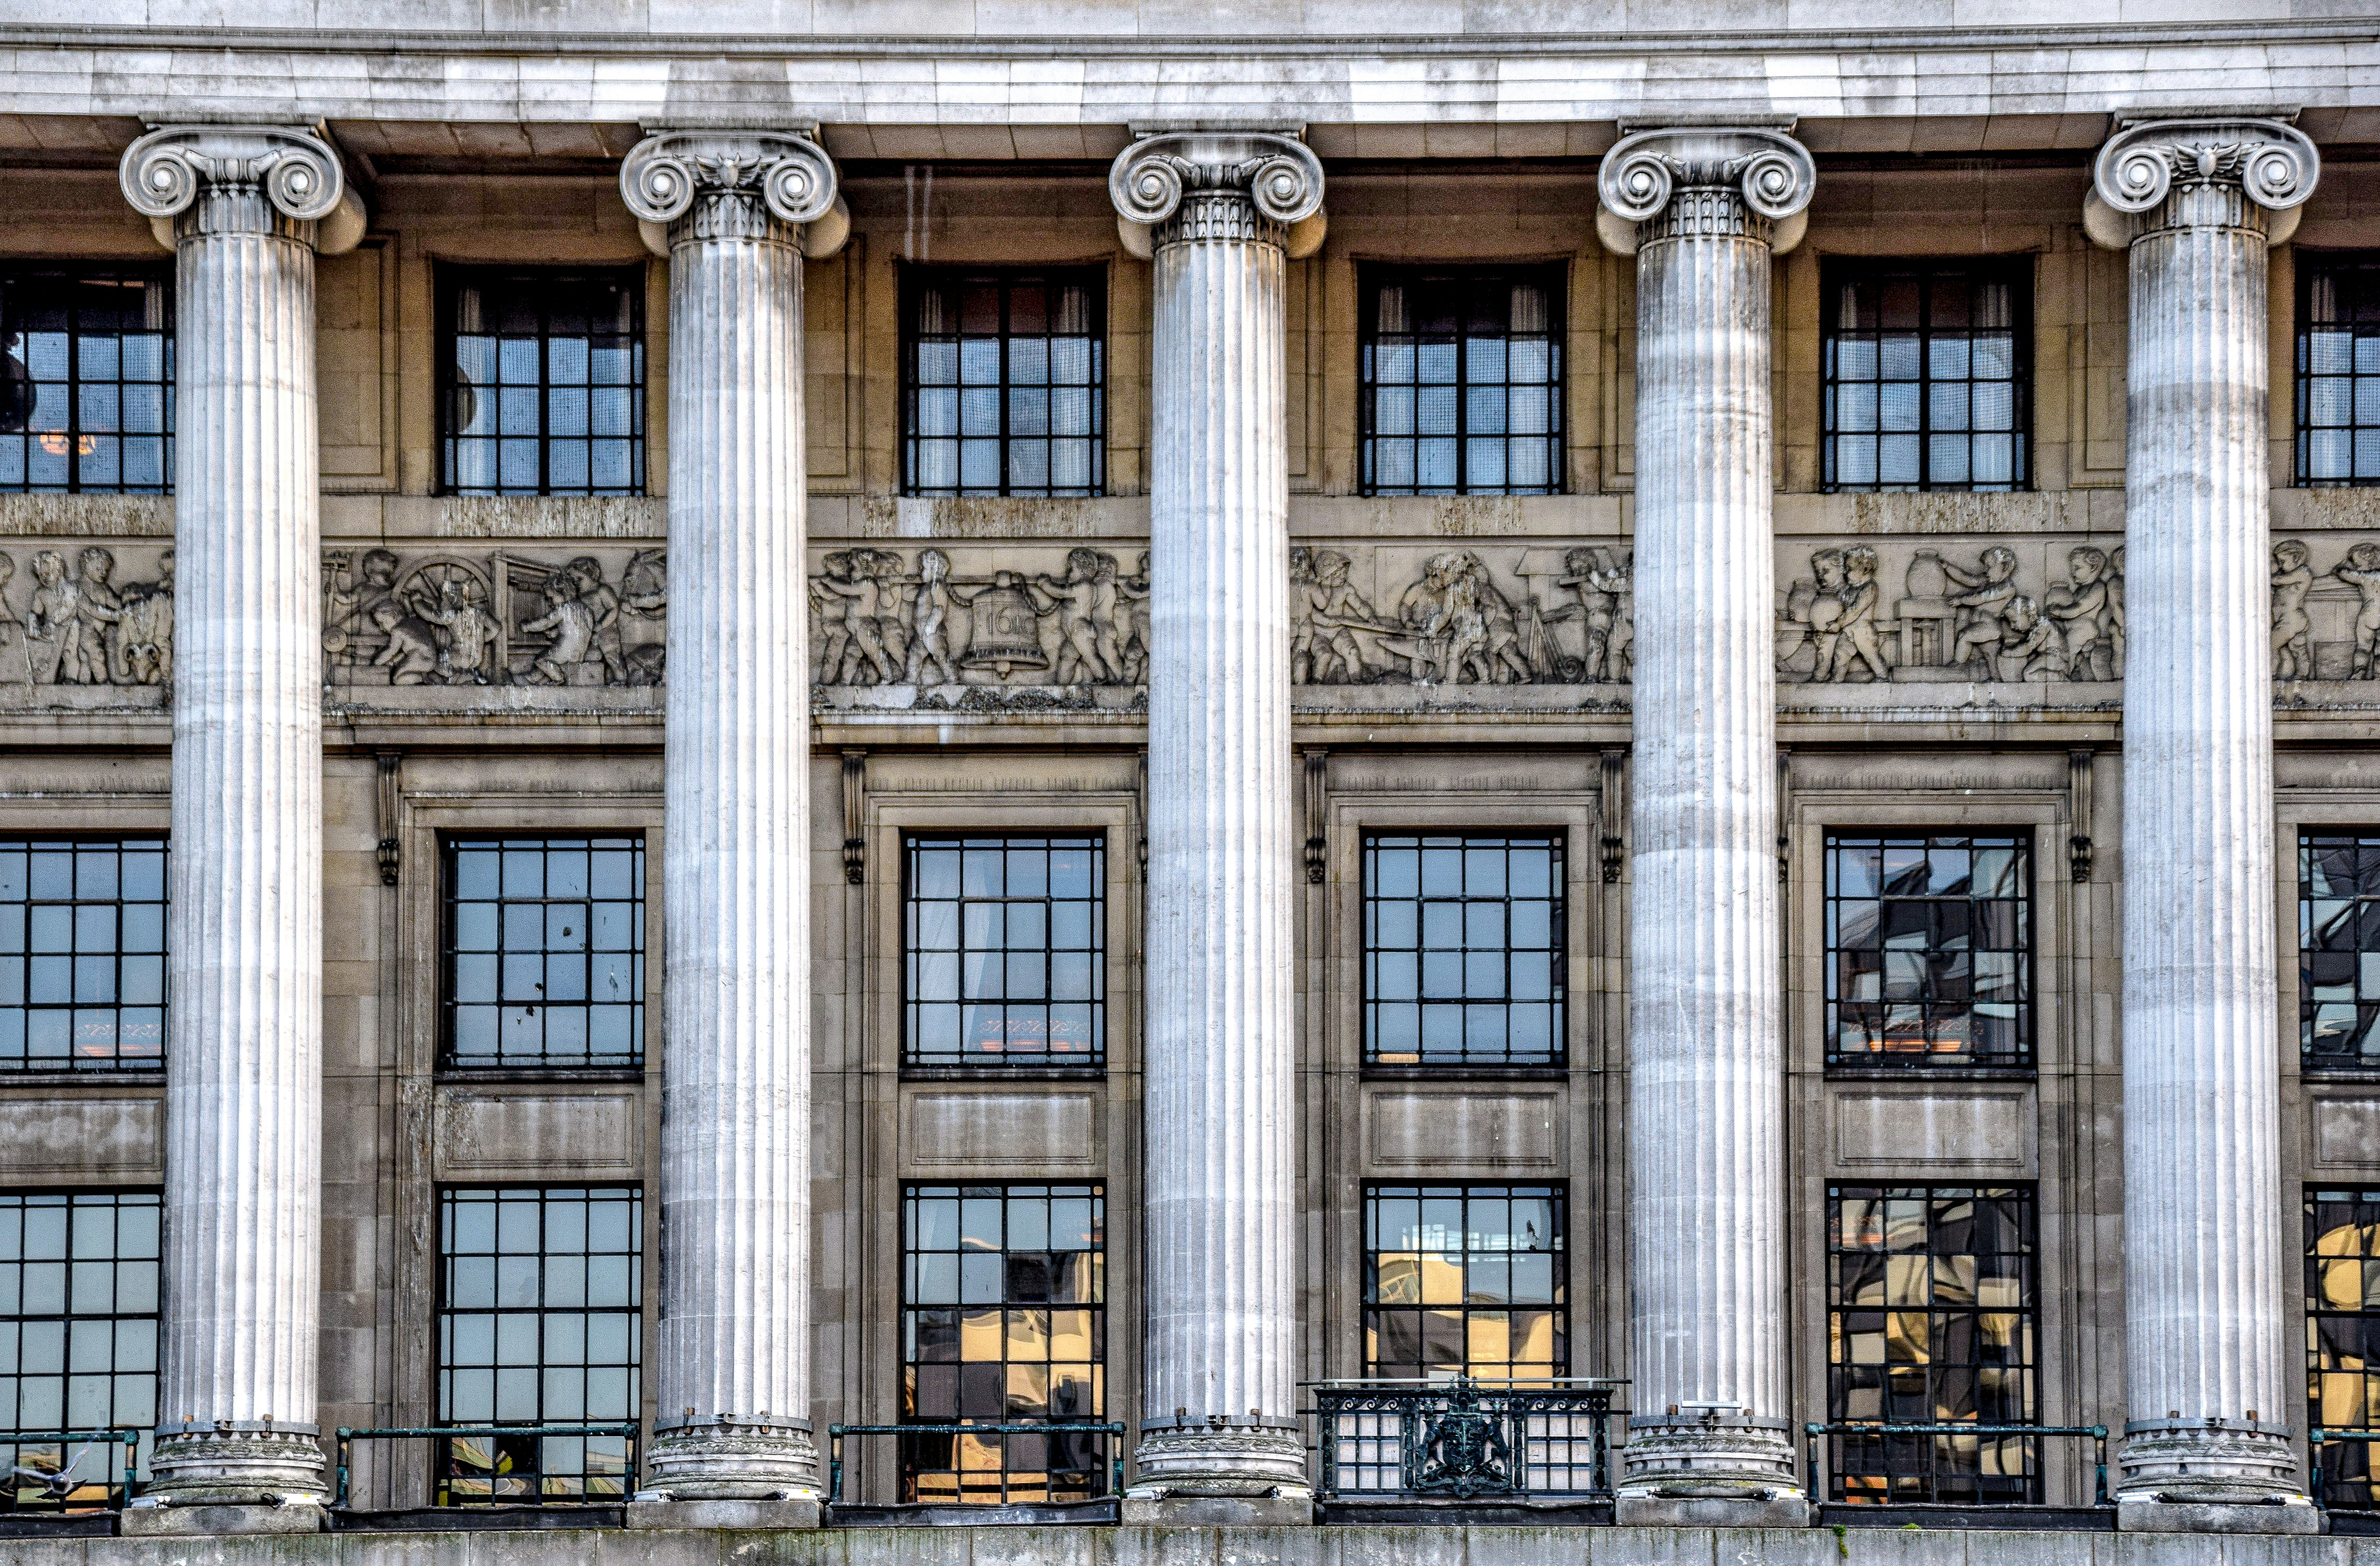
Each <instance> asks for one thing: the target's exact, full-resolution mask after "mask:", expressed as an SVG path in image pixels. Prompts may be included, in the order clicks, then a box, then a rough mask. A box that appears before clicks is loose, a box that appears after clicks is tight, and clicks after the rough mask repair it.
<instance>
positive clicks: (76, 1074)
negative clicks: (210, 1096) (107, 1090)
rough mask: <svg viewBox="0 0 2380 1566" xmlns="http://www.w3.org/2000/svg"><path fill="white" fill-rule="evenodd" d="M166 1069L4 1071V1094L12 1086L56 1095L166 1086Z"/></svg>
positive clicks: (1, 1077) (1, 1084) (1, 1079)
mask: <svg viewBox="0 0 2380 1566" xmlns="http://www.w3.org/2000/svg"><path fill="white" fill-rule="evenodd" d="M163 1086H165V1068H164V1067H163V1066H158V1067H155V1068H153V1069H150V1068H142V1069H132V1068H126V1069H120V1070H116V1071H10V1072H0V1093H6V1091H7V1090H8V1089H9V1088H11V1087H23V1088H35V1087H38V1088H40V1089H42V1091H43V1092H44V1093H55V1092H56V1091H57V1090H58V1089H60V1088H62V1087H64V1088H90V1089H98V1088H104V1087H163Z"/></svg>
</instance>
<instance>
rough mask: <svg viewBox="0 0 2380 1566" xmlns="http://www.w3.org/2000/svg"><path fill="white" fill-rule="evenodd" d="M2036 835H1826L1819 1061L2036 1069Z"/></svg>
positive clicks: (1853, 1064) (1954, 833) (1987, 833)
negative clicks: (1823, 1031)
mask: <svg viewBox="0 0 2380 1566" xmlns="http://www.w3.org/2000/svg"><path fill="white" fill-rule="evenodd" d="M2032 859H2033V839H2032V837H2031V836H2030V835H2029V834H2027V833H2023V832H1884V833H1876V832H1828V834H1827V1035H1826V1037H1827V1063H1828V1065H1830V1066H1935V1067H1939V1066H2029V1065H2031V1064H2032V1063H2033V988H2032V987H2033V921H2032V899H2033V868H2032Z"/></svg>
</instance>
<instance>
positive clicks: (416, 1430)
mask: <svg viewBox="0 0 2380 1566" xmlns="http://www.w3.org/2000/svg"><path fill="white" fill-rule="evenodd" d="M471 1436H538V1437H544V1436H616V1437H621V1438H624V1439H625V1440H626V1441H627V1443H628V1471H627V1473H626V1475H624V1477H623V1480H622V1484H621V1489H620V1495H619V1498H618V1500H616V1501H614V1500H612V1499H601V1500H598V1499H591V1498H590V1499H583V1500H547V1499H544V1498H543V1497H540V1498H538V1499H536V1500H535V1501H530V1502H523V1503H522V1504H525V1505H537V1506H611V1505H617V1504H620V1503H622V1502H625V1501H626V1499H628V1497H630V1496H631V1495H634V1494H635V1493H636V1490H637V1452H638V1430H637V1425H636V1424H635V1423H634V1422H633V1421H631V1422H630V1423H628V1424H625V1425H391V1426H382V1427H379V1428H376V1429H369V1430H367V1429H358V1428H356V1427H354V1426H346V1425H342V1426H339V1429H338V1439H339V1472H338V1485H337V1487H336V1488H335V1489H334V1491H333V1493H332V1497H331V1504H332V1505H333V1506H334V1507H344V1506H346V1504H347V1482H348V1471H349V1467H350V1461H351V1454H352V1451H353V1449H354V1446H355V1443H356V1442H358V1441H378V1440H418V1439H431V1440H437V1439H445V1440H452V1439H455V1438H456V1437H471ZM467 1504H468V1505H469V1506H476V1505H479V1504H480V1502H477V1501H473V1502H469V1503H467ZM455 1510H457V1511H461V1510H465V1507H460V1506H458V1507H456V1508H455Z"/></svg>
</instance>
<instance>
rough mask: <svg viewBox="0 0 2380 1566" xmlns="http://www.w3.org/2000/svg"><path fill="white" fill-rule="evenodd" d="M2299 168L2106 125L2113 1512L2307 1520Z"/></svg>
mask: <svg viewBox="0 0 2380 1566" xmlns="http://www.w3.org/2000/svg"><path fill="white" fill-rule="evenodd" d="M2318 170H2319V161H2318V159H2317V157H2316V155H2315V152H2314V149H2313V143H2312V142H2311V141H2309V140H2306V138H2305V137H2304V136H2303V135H2301V134H2300V133H2299V132H2298V131H2296V130H2294V129H2292V128H2290V127H2288V126H2286V125H2283V124H2280V123H2279V122H2277V121H2272V120H2254V119H2239V118H2208V119H2198V120H2167V121H2159V122H2155V123H2147V124H2138V125H2133V126H2131V127H2127V128H2125V129H2123V130H2121V131H2119V132H2118V134H2117V135H2116V137H2115V139H2114V140H2111V141H2109V142H2108V143H2107V146H2106V147H2104V148H2102V149H2101V150H2100V153H2099V159H2098V165H2097V169H2096V174H2095V179H2094V181H2093V200H2092V204H2091V210H2090V212H2089V214H2088V226H2089V228H2090V230H2091V234H2092V237H2094V238H2095V239H2097V240H2099V241H2100V242H2101V243H2103V244H2109V245H2113V246H2116V247H2118V248H2124V249H2130V251H2131V338H2130V350H2129V360H2128V362H2129V366H2130V370H2129V375H2130V382H2131V383H2130V388H2129V392H2128V397H2127V419H2128V425H2127V433H2126V438H2125V468H2124V499H2125V521H2124V549H2125V579H2126V593H2127V598H2128V609H2127V613H2128V615H2129V620H2128V627H2129V647H2128V651H2127V655H2126V659H2125V676H2124V873H2123V963H2124V999H2123V1040H2124V1299H2125V1317H2126V1319H2125V1335H2126V1344H2127V1354H2126V1376H2125V1395H2126V1401H2127V1403H2128V1405H2129V1412H2130V1414H2131V1418H2130V1420H2129V1421H2128V1423H2127V1424H2126V1426H2125V1439H2124V1444H2123V1447H2122V1449H2121V1454H2120V1455H2121V1466H2122V1477H2121V1480H2120V1484H2119V1503H2120V1510H2119V1518H2120V1521H2121V1523H2122V1525H2123V1526H2125V1527H2128V1528H2153V1529H2219V1530H2227V1531H2228V1530H2234V1529H2236V1530H2241V1531H2253V1532H2258V1533H2279V1532H2312V1531H2313V1528H2314V1526H2315V1513H2314V1511H2313V1508H2312V1507H2310V1506H2309V1505H2307V1504H2306V1501H2305V1496H2304V1491H2303V1487H2302V1486H2301V1484H2300V1482H2299V1479H2298V1476H2297V1463H2296V1460H2295V1457H2294V1455H2293V1453H2292V1450H2291V1445H2290V1441H2289V1428H2288V1421H2287V1415H2286V1413H2285V1411H2286V1410H2287V1409H2288V1407H2289V1401H2290V1393H2289V1385H2290V1381H2291V1379H2292V1373H2291V1370H2290V1368H2289V1366H2290V1361H2291V1354H2290V1349H2289V1341H2290V1339H2291V1337H2292V1336H2293V1334H2292V1332H2291V1331H2290V1330H2289V1329H2287V1327H2286V1326H2285V1322H2284V1317H2283V1310H2282V1306H2283V1302H2284V1299H2285V1297H2286V1292H2285V1290H2284V1287H2283V1282H2282V1280H2283V1276H2284V1273H2283V1252H2284V1236H2285V1235H2287V1234H2289V1233H2293V1232H2295V1231H2294V1228H2293V1227H2292V1224H2291V1222H2290V1220H2289V1214H2290V1213H2293V1212H2294V1211H2296V1204H2295V1203H2294V1202H2284V1201H2283V1200H2282V1198H2281V1190H2280V1158H2279V1151H2278V1138H2279V1112H2278V1092H2279V1083H2278V1064H2279V1041H2278V1039H2277V1038H2276V1032H2275V1030H2276V1026H2277V1023H2276V1008H2277V1000H2276V995H2275V986H2276V979H2275V975H2274V971H2273V964H2274V942H2273V708H2272V701H2273V693H2272V663H2271V658H2272V650H2271V643H2270V640H2269V637H2270V634H2271V632H2270V601H2271V593H2270V588H2269V585H2268V578H2269V576H2270V573H2271V564H2270V562H2271V556H2270V554H2269V552H2268V547H2269V540H2268V537H2267V535H2268V531H2269V518H2268V516H2267V515H2266V498H2265V497H2266V491H2267V489H2268V487H2269V486H2270V484H2271V482H2272V479H2271V470H2270V464H2269V459H2268V456H2267V450H2268V448H2267V445H2266V440H2267V436H2268V430H2267V426H2266V424H2265V399H2266V392H2267V387H2266V377H2267V368H2268V362H2269V356H2270V354H2271V341H2270V339H2269V338H2268V337H2267V335H2266V323H2265V270H2266V263H2265V250H2266V248H2267V246H2268V245H2269V243H2270V242H2271V241H2272V240H2273V239H2274V238H2275V237H2286V230H2288V229H2293V228H2294V227H2295V226H2296V217H2297V213H2296V210H2295V209H2296V208H2297V206H2298V205H2299V203H2301V202H2302V201H2303V200H2305V199H2306V198H2307V196H2309V195H2311V194H2312V193H2313V185H2314V180H2315V177H2316V175H2317V173H2318ZM2276 230H2282V231H2283V233H2282V234H2280V235H2279V236H2277V235H2276V232H2275V231H2276ZM2272 1498H2280V1499H2282V1500H2283V1501H2284V1502H2285V1503H2286V1504H2282V1505H2277V1506H2276V1505H2272V1504H2270V1500H2271V1499H2272ZM2239 1502H2250V1503H2263V1504H2249V1505H2240V1504H2236V1503H2239Z"/></svg>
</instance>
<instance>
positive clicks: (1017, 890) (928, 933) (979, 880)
mask: <svg viewBox="0 0 2380 1566" xmlns="http://www.w3.org/2000/svg"><path fill="white" fill-rule="evenodd" d="M907 848H908V864H907V866H906V867H905V876H906V885H905V889H904V890H905V895H904V902H905V904H906V906H905V908H904V910H903V917H902V922H903V925H904V930H903V935H902V946H903V976H902V977H903V996H902V1000H903V1002H904V1003H903V1006H902V1011H903V1014H904V1017H903V1023H904V1038H903V1048H902V1053H901V1060H902V1063H903V1064H905V1065H912V1066H1096V1065H1099V1064H1102V1063H1104V1062H1105V1061H1106V1059H1107V993H1108V991H1107V848H1106V844H1105V843H1104V841H1103V840H1102V839H1101V838H1099V836H1098V835H1097V834H1095V833H1085V832H1073V833H1065V834H1062V835H1056V836H1050V835H1021V836H1004V835H994V834H991V833H976V832H970V833H965V834H963V835H962V834H952V833H940V832H933V833H925V832H921V833H917V834H915V835H913V836H911V837H910V839H909V840H908V844H907Z"/></svg>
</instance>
